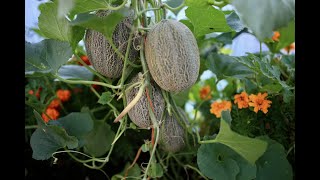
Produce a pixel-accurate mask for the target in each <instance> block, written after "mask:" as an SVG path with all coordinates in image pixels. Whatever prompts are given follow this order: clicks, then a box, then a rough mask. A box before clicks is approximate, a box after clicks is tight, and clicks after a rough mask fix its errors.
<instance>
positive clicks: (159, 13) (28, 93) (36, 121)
mask: <svg viewBox="0 0 320 180" xmlns="http://www.w3.org/2000/svg"><path fill="white" fill-rule="evenodd" d="M182 2H183V1H182V0H177V1H173V0H169V1H160V3H158V2H157V1H155V0H148V1H126V0H124V1H123V0H110V1H105V0H94V1H91V0H66V1H61V0H55V1H50V2H47V3H42V4H41V5H40V6H39V9H40V16H39V19H38V20H39V29H34V31H35V32H36V33H37V34H39V35H41V36H43V37H44V38H45V40H43V41H41V42H39V43H34V44H31V43H28V42H25V76H26V78H25V104H26V107H25V117H26V119H25V126H26V127H25V131H26V134H25V139H26V142H29V141H30V147H31V148H32V151H33V155H32V157H33V158H34V159H36V160H48V159H50V158H51V157H55V158H57V154H55V152H57V151H59V154H62V153H65V154H66V155H69V156H70V157H71V158H72V159H73V160H74V161H75V163H80V164H82V165H83V166H85V167H88V168H91V169H97V170H100V172H103V173H104V174H108V176H109V177H111V179H113V180H117V179H124V178H126V179H148V178H158V179H159V178H160V179H177V180H180V179H199V178H201V177H202V178H204V179H206V178H210V179H217V180H219V179H222V180H224V179H234V180H248V179H257V180H259V179H260V180H264V179H275V180H277V179H279V180H280V179H285V180H286V179H294V178H295V171H294V169H293V168H292V166H293V165H294V164H295V149H294V148H295V96H294V95H295V54H294V53H290V54H289V53H287V52H285V51H284V49H283V48H285V47H287V46H288V45H290V44H291V43H294V41H295V20H294V18H295V17H294V16H295V12H294V7H295V3H294V1H293V0H283V1H277V0H270V1H261V2H260V1H259V2H258V1H256V0H253V1H248V0H237V1H232V2H231V1H226V0H209V1H208V0H200V1H199V0H186V1H184V5H183V6H181V7H180V5H181V3H182ZM229 2H231V5H234V7H235V10H228V11H223V10H222V7H224V6H225V5H227V4H230V3H229ZM143 3H145V4H143ZM162 3H166V4H162ZM168 6H171V8H170V7H168ZM178 6H179V8H177V10H172V8H176V7H178ZM183 7H185V8H183ZM257 7H259V8H257ZM149 8H151V9H149ZM183 9H185V10H183ZM99 10H110V11H112V12H111V14H109V15H108V16H105V17H98V16H96V15H95V14H96V12H97V11H99ZM168 10H171V11H173V13H175V14H176V15H177V13H178V12H179V11H181V10H183V11H185V14H186V19H183V20H180V22H182V23H183V24H185V25H186V26H187V27H188V28H189V29H190V30H191V31H192V32H193V34H194V36H195V38H196V40H197V45H198V48H199V52H200V70H199V77H198V79H197V81H196V83H195V84H194V85H193V86H192V87H190V88H189V89H187V90H185V91H183V92H180V93H169V92H165V91H163V92H162V93H163V97H164V101H165V104H166V106H165V108H164V109H163V114H162V115H164V113H167V111H168V110H171V111H172V110H176V109H177V108H178V107H186V108H185V110H186V113H187V114H188V116H189V117H188V118H187V119H188V122H187V123H186V124H185V126H184V128H185V138H184V142H185V145H186V147H185V148H184V149H183V150H181V151H179V152H176V153H168V152H165V151H163V149H161V147H159V146H157V147H156V148H154V145H153V143H156V141H158V140H159V139H158V140H157V138H156V135H155V134H156V133H154V132H156V131H157V126H158V125H157V124H154V125H153V126H152V127H150V129H142V128H139V127H137V126H136V125H135V124H134V123H132V121H131V120H130V117H129V116H128V114H127V112H128V111H129V109H128V106H129V107H130V106H132V105H134V104H128V103H127V100H126V98H125V97H126V93H127V91H126V90H127V88H128V87H130V85H131V84H128V82H127V81H126V79H127V78H128V77H132V76H134V75H135V74H136V73H138V72H141V74H143V75H142V76H141V82H142V85H143V86H142V87H144V85H148V84H149V83H150V81H149V80H151V79H152V77H151V76H150V73H148V72H149V69H148V66H147V64H146V62H145V57H144V53H143V50H144V46H143V45H144V41H140V37H141V38H142V39H143V38H145V36H146V35H147V34H148V31H149V29H150V27H151V26H153V25H154V24H155V23H157V22H159V21H160V20H161V19H163V18H165V15H166V11H168ZM146 12H148V13H146ZM128 16H130V17H131V16H132V17H131V18H133V20H134V21H133V24H126V25H127V26H128V27H130V29H131V30H132V32H133V37H132V40H133V41H132V45H133V48H135V49H136V50H140V57H139V58H136V59H135V61H130V60H131V59H130V58H131V55H130V53H127V54H129V56H128V58H124V59H123V60H124V61H123V63H124V66H123V67H124V69H123V74H122V76H121V77H120V78H113V79H110V78H106V77H103V76H102V75H101V74H99V73H98V72H96V70H95V69H94V67H93V66H81V65H79V62H78V61H77V58H79V56H83V55H88V56H89V57H90V54H87V52H86V50H85V48H84V47H83V46H82V45H81V43H79V42H80V41H81V40H85V39H84V32H85V30H86V29H92V30H96V31H98V32H100V33H102V34H103V35H104V36H105V37H106V38H107V40H108V41H109V42H110V43H111V42H112V41H113V40H114V38H113V36H114V35H115V34H116V33H118V32H116V26H117V24H119V23H120V22H121V21H123V20H124V19H125V18H126V17H128ZM169 18H174V17H169ZM247 29H248V30H249V32H253V35H255V36H256V37H257V38H258V39H259V40H260V41H261V42H263V43H265V44H266V45H267V46H268V47H269V50H268V51H265V52H259V53H257V54H251V53H247V54H246V55H245V56H241V57H234V56H230V55H228V54H230V52H231V49H227V47H226V46H225V45H226V44H232V43H233V40H234V38H235V37H237V36H238V35H241V33H242V32H248V31H247ZM274 31H279V32H280V37H279V40H278V41H276V40H272V38H271V37H272V33H273V32H274ZM114 43H116V42H114ZM97 49H99V48H97ZM123 55H124V54H123ZM164 57H165V55H164ZM172 61H174V59H173V60H172ZM129 62H130V63H129ZM132 62H134V63H135V64H133V63H132ZM203 73H204V74H207V75H208V74H209V76H207V77H205V76H201V75H202V74H203ZM203 78H204V79H203ZM57 79H58V80H59V81H58V80H57ZM98 82H99V83H98ZM97 83H98V84H99V85H98V84H97ZM95 85H97V86H95ZM138 86H141V84H140V85H138ZM59 89H64V90H69V92H70V95H71V97H70V98H68V99H69V100H67V101H63V102H62V101H61V104H60V103H59V105H55V103H56V102H55V101H53V100H56V99H57V98H61V96H63V95H62V94H60V95H59V96H58V95H57V94H56V92H57V90H59ZM241 92H246V93H247V94H248V95H252V94H254V95H256V94H258V93H265V92H266V93H267V97H266V98H265V99H268V100H270V101H271V102H272V103H271V104H270V107H268V108H267V110H268V112H267V113H264V112H262V111H260V110H259V111H258V112H257V113H256V112H255V111H254V110H253V109H254V107H253V106H252V105H251V106H249V107H244V108H242V109H240V108H239V107H238V105H239V102H238V103H236V101H235V100H236V99H237V100H238V101H243V99H242V100H241V99H240V100H239V99H238V98H236V96H235V95H237V94H239V93H241ZM145 93H146V91H142V95H144V94H145ZM151 95H152V94H151ZM147 99H148V101H147V103H148V107H150V108H149V112H150V113H151V111H152V110H153V109H155V108H159V106H158V104H156V103H152V101H149V98H147ZM220 100H224V101H229V102H230V103H231V111H223V110H221V111H222V117H221V118H217V117H216V115H215V114H213V113H212V109H213V106H211V105H212V104H213V103H214V102H220ZM249 101H252V99H250V98H249ZM53 106H54V107H53ZM57 106H58V107H57ZM255 106H258V105H257V104H255ZM48 108H55V110H56V111H55V112H58V115H57V114H56V115H55V116H58V117H57V118H58V119H53V120H50V121H49V122H47V123H45V122H44V120H43V119H42V117H43V116H44V112H47V110H48ZM217 109H218V108H217ZM38 112H39V113H40V114H39V113H38ZM48 112H49V111H48ZM48 112H47V113H48ZM48 115H49V114H48ZM41 116H42V117H41ZM119 116H121V120H120V121H119V122H117V123H113V121H114V119H116V118H117V117H119ZM157 120H159V125H161V123H162V122H163V119H157ZM140 148H141V149H140ZM60 150H61V151H60ZM71 152H72V154H71ZM60 158H65V156H61V157H60V156H59V159H60ZM132 164H134V165H133V167H131V168H130V169H129V166H130V165H132ZM100 172H99V173H100ZM90 178H91V177H90ZM108 179H109V178H108Z"/></svg>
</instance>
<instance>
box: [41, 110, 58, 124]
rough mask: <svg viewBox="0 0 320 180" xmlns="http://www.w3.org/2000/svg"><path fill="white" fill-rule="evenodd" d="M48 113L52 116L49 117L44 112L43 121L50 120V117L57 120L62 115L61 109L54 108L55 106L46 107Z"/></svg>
mask: <svg viewBox="0 0 320 180" xmlns="http://www.w3.org/2000/svg"><path fill="white" fill-rule="evenodd" d="M46 114H47V115H48V116H49V117H50V118H49V117H48V116H46V115H45V114H44V113H42V115H41V116H42V119H43V121H44V122H46V123H47V122H48V121H49V120H50V119H53V120H56V119H58V117H59V116H60V113H59V111H57V110H56V109H53V108H47V109H46Z"/></svg>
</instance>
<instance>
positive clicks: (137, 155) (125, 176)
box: [124, 147, 142, 179]
mask: <svg viewBox="0 0 320 180" xmlns="http://www.w3.org/2000/svg"><path fill="white" fill-rule="evenodd" d="M141 151H142V148H141V147H140V148H139V149H138V152H137V154H136V157H135V158H134V160H133V162H132V164H131V165H130V166H129V167H128V168H127V169H126V172H125V174H124V179H126V178H127V176H128V173H129V170H130V169H131V168H132V167H133V166H134V165H135V164H136V162H137V160H138V159H139V157H140V154H141Z"/></svg>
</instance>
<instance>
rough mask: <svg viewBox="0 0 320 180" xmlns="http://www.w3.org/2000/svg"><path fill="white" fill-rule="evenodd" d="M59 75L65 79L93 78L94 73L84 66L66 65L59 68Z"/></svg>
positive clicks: (89, 79)
mask: <svg viewBox="0 0 320 180" xmlns="http://www.w3.org/2000/svg"><path fill="white" fill-rule="evenodd" d="M58 75H59V76H60V77H61V78H63V79H80V80H88V81H91V80H93V76H94V75H93V73H92V72H90V71H89V70H88V69H87V68H86V67H84V66H78V65H64V66H61V68H60V69H59V70H58Z"/></svg>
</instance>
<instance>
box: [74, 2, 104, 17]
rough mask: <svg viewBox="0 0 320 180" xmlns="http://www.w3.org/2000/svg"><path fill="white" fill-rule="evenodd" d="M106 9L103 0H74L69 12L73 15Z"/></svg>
mask: <svg viewBox="0 0 320 180" xmlns="http://www.w3.org/2000/svg"><path fill="white" fill-rule="evenodd" d="M107 8H108V4H107V2H106V1H105V0H74V7H73V9H72V10H71V14H72V15H74V14H79V13H85V12H91V11H96V10H100V9H107Z"/></svg>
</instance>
